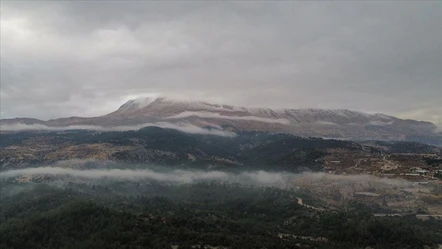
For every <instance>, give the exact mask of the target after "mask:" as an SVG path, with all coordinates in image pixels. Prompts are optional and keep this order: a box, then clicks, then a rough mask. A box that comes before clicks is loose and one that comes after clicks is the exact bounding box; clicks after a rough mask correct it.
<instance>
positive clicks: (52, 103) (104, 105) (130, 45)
mask: <svg viewBox="0 0 442 249" xmlns="http://www.w3.org/2000/svg"><path fill="white" fill-rule="evenodd" d="M441 16H442V3H440V2H431V1H427V2H401V3H397V2H257V3H252V2H207V3H204V2H182V3H177V2H173V3H172V2H166V3H161V2H130V3H127V2H105V3H103V2H98V1H94V2H66V1H64V2H40V1H38V2H5V1H3V2H2V3H1V33H2V35H1V92H0V93H1V95H0V97H1V117H2V118H6V117H17V116H28V117H36V118H43V119H47V118H54V117H61V116H72V115H75V116H95V115H101V114H106V113H108V112H110V111H113V110H114V109H116V108H117V107H118V106H120V105H121V104H122V103H123V102H125V101H126V100H128V99H130V98H134V97H137V96H139V95H141V94H146V93H162V94H171V95H182V96H187V97H193V98H199V99H204V100H209V101H215V102H220V103H228V104H237V105H245V106H268V107H289V108H304V107H312V108H349V109H356V110H362V111H369V112H383V113H387V114H393V115H398V116H400V117H402V118H413V119H419V120H430V121H433V122H436V123H439V124H442V98H441V92H442V84H441V81H440V79H441V78H442V71H441V70H440V65H442V50H441V49H440V47H441V45H442V32H440V30H441V29H442V18H441Z"/></svg>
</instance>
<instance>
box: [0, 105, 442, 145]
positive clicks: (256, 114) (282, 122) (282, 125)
mask: <svg viewBox="0 0 442 249" xmlns="http://www.w3.org/2000/svg"><path fill="white" fill-rule="evenodd" d="M152 124H156V125H158V126H162V127H164V126H165V127H168V128H173V126H174V125H180V126H186V125H191V126H192V127H199V128H204V129H215V130H229V131H233V132H237V131H269V132H282V133H291V134H295V135H300V136H318V137H327V138H341V139H356V140H363V139H378V140H414V141H420V142H426V140H428V141H430V143H433V144H442V134H441V133H437V132H436V128H437V127H436V126H435V125H434V124H432V123H430V122H424V121H416V120H404V119H399V118H396V117H393V116H388V115H384V114H367V113H363V112H357V111H351V110H343V109H342V110H325V109H269V108H245V107H238V106H231V105H220V104H211V103H207V102H203V101H181V100H175V99H169V98H141V99H135V100H130V101H128V102H127V103H125V104H124V105H122V106H121V107H120V108H119V109H118V110H116V111H114V112H112V113H109V114H107V115H104V116H100V117H93V118H81V117H69V118H60V119H53V120H48V121H42V120H37V119H27V118H20V119H3V120H0V126H1V130H2V131H6V130H9V131H11V130H26V129H34V130H35V129H68V128H69V129H77V128H80V129H92V130H93V129H101V130H118V129H122V130H130V129H139V128H141V127H143V126H147V125H152Z"/></svg>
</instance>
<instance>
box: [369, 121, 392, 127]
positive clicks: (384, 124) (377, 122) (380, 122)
mask: <svg viewBox="0 0 442 249" xmlns="http://www.w3.org/2000/svg"><path fill="white" fill-rule="evenodd" d="M392 124H393V121H389V122H383V121H377V120H374V121H370V122H368V123H367V125H376V126H386V125H392Z"/></svg>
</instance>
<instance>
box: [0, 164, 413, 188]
mask: <svg viewBox="0 0 442 249" xmlns="http://www.w3.org/2000/svg"><path fill="white" fill-rule="evenodd" d="M35 175H49V176H57V177H66V176H70V177H74V178H80V179H100V178H109V179H116V180H145V179H149V180H156V181H160V182H170V183H178V184H182V183H192V182H198V181H222V182H229V183H240V184H245V185H266V186H280V187H293V186H308V185H309V184H311V183H313V182H314V183H322V184H327V185H330V186H331V185H333V186H338V187H339V186H340V187H342V188H345V187H349V186H351V187H352V188H353V189H354V190H355V191H366V190H369V189H373V188H376V189H379V190H380V189H386V188H391V187H394V186H400V187H412V186H413V183H411V182H408V181H405V180H401V179H387V178H378V177H375V176H372V175H331V174H326V173H302V174H293V173H288V172H267V171H243V172H238V173H231V172H225V171H202V170H167V169H160V168H156V169H150V168H146V169H138V170H132V169H88V170H78V169H72V168H61V167H38V168H24V169H14V170H9V171H0V178H3V179H10V178H16V177H21V176H35Z"/></svg>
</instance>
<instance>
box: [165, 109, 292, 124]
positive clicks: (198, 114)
mask: <svg viewBox="0 0 442 249" xmlns="http://www.w3.org/2000/svg"><path fill="white" fill-rule="evenodd" d="M188 117H200V118H219V119H230V120H249V121H258V122H264V123H278V124H284V125H289V124H290V123H291V122H290V120H287V119H274V118H262V117H256V116H227V115H221V114H219V113H213V112H190V111H185V112H182V113H180V114H177V115H175V116H170V117H167V118H166V119H180V118H188Z"/></svg>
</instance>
